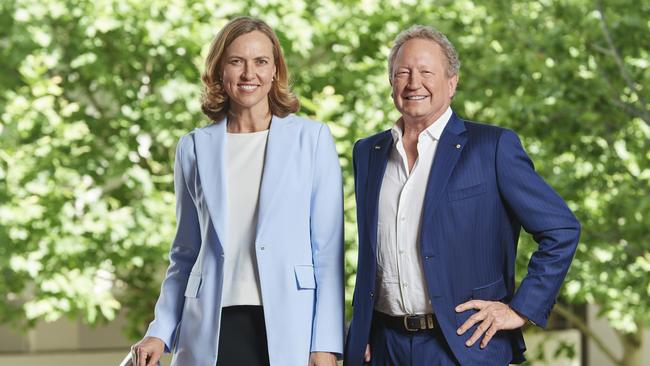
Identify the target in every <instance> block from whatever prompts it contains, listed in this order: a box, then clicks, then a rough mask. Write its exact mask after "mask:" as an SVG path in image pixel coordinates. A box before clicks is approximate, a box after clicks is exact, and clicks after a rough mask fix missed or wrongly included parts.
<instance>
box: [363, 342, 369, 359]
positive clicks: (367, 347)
mask: <svg viewBox="0 0 650 366" xmlns="http://www.w3.org/2000/svg"><path fill="white" fill-rule="evenodd" d="M363 362H366V363H368V362H370V345H369V344H366V353H365V354H364V355H363Z"/></svg>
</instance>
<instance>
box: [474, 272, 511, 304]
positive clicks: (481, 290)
mask: <svg viewBox="0 0 650 366" xmlns="http://www.w3.org/2000/svg"><path fill="white" fill-rule="evenodd" d="M507 295H508V290H507V289H506V284H505V282H504V281H503V276H501V277H499V279H498V280H496V281H494V282H491V283H489V284H487V285H484V286H480V287H476V288H474V289H472V299H477V300H491V301H496V300H501V299H503V298H504V297H506V296H507Z"/></svg>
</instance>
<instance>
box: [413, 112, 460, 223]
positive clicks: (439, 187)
mask: <svg viewBox="0 0 650 366" xmlns="http://www.w3.org/2000/svg"><path fill="white" fill-rule="evenodd" d="M464 132H465V124H464V123H463V121H461V120H460V119H459V118H458V117H456V115H455V114H452V116H451V118H450V120H449V123H448V124H447V126H446V127H445V130H444V131H443V132H442V135H441V136H440V141H438V147H437V148H436V155H435V157H434V159H433V165H432V166H431V172H429V180H428V181H427V188H426V193H425V195H424V208H423V210H422V225H421V228H423V227H425V225H426V223H427V221H428V220H429V219H430V218H431V216H432V215H433V213H434V212H435V208H436V206H437V205H438V203H439V202H440V200H441V199H442V192H443V191H444V189H445V186H446V185H447V181H448V180H449V177H450V176H451V172H452V171H453V170H454V167H455V166H456V163H457V162H458V158H459V157H460V154H461V153H462V152H463V149H464V148H465V144H466V143H467V135H465V134H464Z"/></svg>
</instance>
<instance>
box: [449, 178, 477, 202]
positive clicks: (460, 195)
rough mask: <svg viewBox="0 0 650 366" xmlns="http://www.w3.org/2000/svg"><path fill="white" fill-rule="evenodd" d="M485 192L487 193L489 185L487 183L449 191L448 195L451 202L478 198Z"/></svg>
mask: <svg viewBox="0 0 650 366" xmlns="http://www.w3.org/2000/svg"><path fill="white" fill-rule="evenodd" d="M485 192H487V185H486V184H485V182H482V183H479V184H475V185H473V186H469V187H465V188H460V189H454V190H451V191H449V193H448V195H449V200H450V201H458V200H462V199H465V198H470V197H474V196H478V195H479V194H482V193H485Z"/></svg>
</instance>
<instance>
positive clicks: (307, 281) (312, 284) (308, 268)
mask: <svg viewBox="0 0 650 366" xmlns="http://www.w3.org/2000/svg"><path fill="white" fill-rule="evenodd" d="M294 271H295V273H296V282H297V284H298V288H299V289H301V290H303V289H315V288H316V279H315V278H314V266H313V265H311V264H300V265H296V266H295V267H294Z"/></svg>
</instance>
